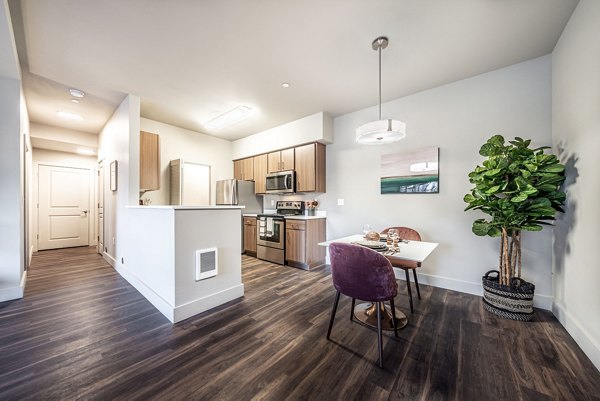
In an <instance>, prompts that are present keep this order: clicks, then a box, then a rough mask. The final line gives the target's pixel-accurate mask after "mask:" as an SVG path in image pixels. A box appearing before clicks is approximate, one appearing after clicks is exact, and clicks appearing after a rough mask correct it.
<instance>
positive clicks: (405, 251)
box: [319, 234, 439, 330]
mask: <svg viewBox="0 0 600 401" xmlns="http://www.w3.org/2000/svg"><path fill="white" fill-rule="evenodd" d="M364 240H365V238H364V236H362V235H360V234H357V235H350V236H348V237H343V238H338V239H333V240H329V241H325V242H320V243H319V245H320V246H326V247H328V246H329V245H330V244H332V243H334V242H344V243H347V244H356V243H357V242H358V241H364ZM357 245H358V244H357ZM438 245H439V244H438V243H436V242H425V241H403V242H400V243H399V244H398V249H399V251H397V252H381V254H382V255H383V256H385V257H386V258H388V259H389V260H390V261H391V262H393V261H394V260H406V261H411V262H416V263H417V266H421V263H423V262H424V261H425V259H427V258H428V257H429V255H431V253H432V252H433V251H434V250H435V248H437V246H438ZM394 275H395V276H396V279H399V278H403V277H404V276H405V274H404V271H403V270H402V269H400V268H398V267H394ZM389 308H390V307H389V306H385V309H384V310H383V312H384V313H385V315H384V316H385V318H384V320H385V321H384V322H383V323H384V325H383V326H384V327H383V329H384V330H393V323H392V313H391V309H389ZM395 309H396V324H397V325H398V328H402V327H404V326H406V325H407V324H408V317H407V316H406V314H405V313H404V312H402V311H400V310H398V309H397V308H395ZM354 316H355V317H356V318H357V320H358V321H359V322H361V323H363V324H364V325H366V326H370V327H377V320H376V319H375V316H376V313H375V306H374V304H373V303H361V304H358V305H356V307H355V308H354Z"/></svg>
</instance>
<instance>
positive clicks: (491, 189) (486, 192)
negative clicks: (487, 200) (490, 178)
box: [485, 185, 500, 195]
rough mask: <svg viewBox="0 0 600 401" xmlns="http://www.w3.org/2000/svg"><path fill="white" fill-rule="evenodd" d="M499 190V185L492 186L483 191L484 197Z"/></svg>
mask: <svg viewBox="0 0 600 401" xmlns="http://www.w3.org/2000/svg"><path fill="white" fill-rule="evenodd" d="M499 189H500V185H494V186H493V187H491V188H489V189H488V190H487V191H485V194H486V195H492V194H495V193H496V192H498V190H499Z"/></svg>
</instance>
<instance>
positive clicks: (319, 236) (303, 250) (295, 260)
mask: <svg viewBox="0 0 600 401" xmlns="http://www.w3.org/2000/svg"><path fill="white" fill-rule="evenodd" d="M325 224H326V220H325V219H310V220H292V219H287V220H286V222H285V259H286V262H287V264H288V265H290V266H294V267H300V268H302V269H310V268H313V267H317V266H321V265H324V264H325V247H323V246H319V242H324V241H325Z"/></svg>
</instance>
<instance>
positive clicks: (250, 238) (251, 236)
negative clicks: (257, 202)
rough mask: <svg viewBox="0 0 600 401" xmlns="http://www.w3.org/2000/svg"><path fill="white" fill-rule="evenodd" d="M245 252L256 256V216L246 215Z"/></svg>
mask: <svg viewBox="0 0 600 401" xmlns="http://www.w3.org/2000/svg"><path fill="white" fill-rule="evenodd" d="M244 253H245V254H246V255H251V256H256V217H244Z"/></svg>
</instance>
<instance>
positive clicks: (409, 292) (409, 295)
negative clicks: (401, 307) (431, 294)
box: [404, 270, 415, 313]
mask: <svg viewBox="0 0 600 401" xmlns="http://www.w3.org/2000/svg"><path fill="white" fill-rule="evenodd" d="M404 273H406V288H408V298H409V299H410V313H415V310H414V309H413V302H412V290H411V289H410V276H409V274H408V270H404Z"/></svg>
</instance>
